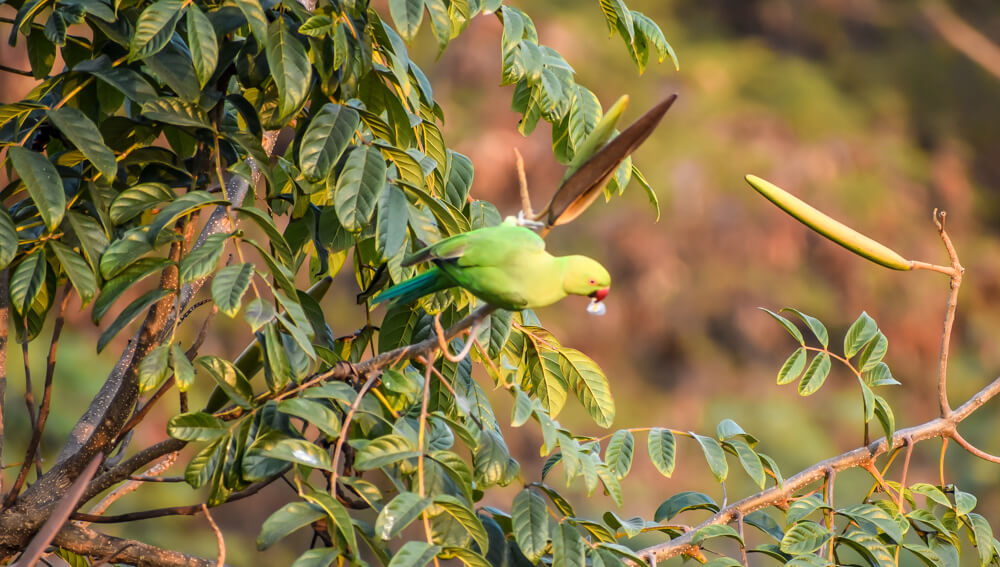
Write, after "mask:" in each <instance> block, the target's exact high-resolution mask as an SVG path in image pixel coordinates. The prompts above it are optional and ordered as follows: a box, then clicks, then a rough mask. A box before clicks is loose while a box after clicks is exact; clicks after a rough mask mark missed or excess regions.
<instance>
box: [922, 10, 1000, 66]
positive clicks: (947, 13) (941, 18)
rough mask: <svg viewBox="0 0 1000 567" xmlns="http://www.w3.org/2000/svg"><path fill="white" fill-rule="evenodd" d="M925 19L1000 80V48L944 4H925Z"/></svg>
mask: <svg viewBox="0 0 1000 567" xmlns="http://www.w3.org/2000/svg"><path fill="white" fill-rule="evenodd" d="M923 12H924V17H925V18H926V19H927V22H928V23H930V25H931V27H933V28H934V31H936V32H937V33H938V34H939V35H940V36H941V38H942V39H944V40H945V41H946V42H948V44H949V45H951V46H952V47H954V48H955V49H956V50H958V51H960V52H961V53H962V54H963V55H965V56H966V57H968V58H969V59H971V60H973V61H974V62H976V63H977V64H978V65H979V66H980V67H982V68H983V69H985V70H986V71H987V72H989V73H990V74H991V75H993V76H994V77H996V78H998V79H1000V47H997V45H996V44H995V43H993V42H992V41H990V39H989V38H988V37H986V36H985V35H983V34H982V33H980V32H979V31H978V30H976V29H975V28H973V27H972V26H970V25H969V24H968V23H966V21H965V20H963V19H962V18H961V17H960V16H959V15H958V14H956V13H955V12H953V11H952V10H951V8H949V7H948V5H947V4H945V3H944V2H925V3H924V5H923Z"/></svg>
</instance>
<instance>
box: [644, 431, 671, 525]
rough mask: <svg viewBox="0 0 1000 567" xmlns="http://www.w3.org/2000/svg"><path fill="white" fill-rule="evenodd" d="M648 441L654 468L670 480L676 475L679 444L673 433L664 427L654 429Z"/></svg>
mask: <svg viewBox="0 0 1000 567" xmlns="http://www.w3.org/2000/svg"><path fill="white" fill-rule="evenodd" d="M646 441H647V448H648V449H649V459H650V460H651V461H653V466H655V467H656V470H658V471H660V474H662V475H663V476H665V477H667V478H669V477H670V476H671V475H673V474H674V465H675V464H676V450H675V449H676V444H677V442H676V440H675V439H674V434H673V432H672V431H670V430H669V429H664V428H662V427H654V428H652V429H650V430H649V437H648V438H647V440H646ZM657 521H659V520H657Z"/></svg>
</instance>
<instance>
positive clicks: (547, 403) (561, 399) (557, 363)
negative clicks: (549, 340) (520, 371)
mask: <svg viewBox="0 0 1000 567" xmlns="http://www.w3.org/2000/svg"><path fill="white" fill-rule="evenodd" d="M524 362H525V375H526V377H527V378H529V379H530V383H531V385H532V386H533V390H532V393H533V394H534V395H535V396H536V397H537V398H538V401H539V402H540V403H541V404H542V407H543V408H545V411H547V412H548V413H549V415H551V416H555V415H557V414H558V413H559V412H560V410H562V408H563V406H564V405H565V404H566V390H567V384H566V378H565V376H564V373H563V368H562V365H561V362H562V359H561V357H560V356H559V354H558V353H556V352H554V351H552V350H549V349H547V348H544V347H541V345H539V344H536V343H535V342H534V341H532V343H531V345H530V346H529V347H528V349H527V352H526V353H525V361H524Z"/></svg>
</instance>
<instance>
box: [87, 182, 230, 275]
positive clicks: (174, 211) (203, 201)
mask: <svg viewBox="0 0 1000 567" xmlns="http://www.w3.org/2000/svg"><path fill="white" fill-rule="evenodd" d="M228 204H229V202H228V201H226V200H225V199H221V198H219V197H216V196H214V195H213V194H212V193H209V192H208V191H192V192H190V193H185V194H183V195H181V196H180V197H178V198H176V199H174V201H173V202H172V203H170V204H169V205H167V206H166V207H163V210H161V211H160V213H159V214H158V215H156V217H155V218H153V222H152V223H150V226H149V232H147V233H146V238H147V240H148V241H149V242H150V243H153V242H155V241H156V238H157V237H158V236H159V234H160V232H161V231H162V230H163V229H165V228H167V226H170V225H173V224H174V223H175V222H177V221H178V220H180V218H181V217H183V216H185V215H188V214H191V213H192V212H194V211H196V210H198V209H201V208H204V207H207V206H210V205H228ZM101 271H103V267H102V270H101Z"/></svg>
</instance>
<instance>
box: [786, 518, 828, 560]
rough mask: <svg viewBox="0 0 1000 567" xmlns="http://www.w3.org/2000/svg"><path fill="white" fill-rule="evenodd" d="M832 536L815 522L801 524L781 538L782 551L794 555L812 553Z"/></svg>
mask: <svg viewBox="0 0 1000 567" xmlns="http://www.w3.org/2000/svg"><path fill="white" fill-rule="evenodd" d="M831 535H832V534H830V532H829V531H828V530H827V529H826V528H824V527H822V526H820V525H819V524H817V523H815V522H799V523H797V524H795V525H794V526H792V527H791V529H789V530H788V531H787V532H785V537H783V538H781V551H784V552H785V553H790V554H792V555H801V554H804V553H812V552H814V551H816V550H817V549H819V548H820V547H821V546H822V545H823V544H824V543H826V542H827V540H829V539H830V537H831Z"/></svg>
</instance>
